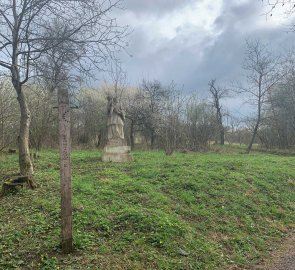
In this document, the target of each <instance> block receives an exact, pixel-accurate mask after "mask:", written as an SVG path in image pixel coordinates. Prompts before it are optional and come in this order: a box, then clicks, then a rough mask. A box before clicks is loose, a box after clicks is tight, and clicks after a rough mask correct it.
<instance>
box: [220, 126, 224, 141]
mask: <svg viewBox="0 0 295 270" xmlns="http://www.w3.org/2000/svg"><path fill="white" fill-rule="evenodd" d="M219 125H220V128H219V132H220V144H221V145H224V128H223V125H222V121H221V123H219Z"/></svg>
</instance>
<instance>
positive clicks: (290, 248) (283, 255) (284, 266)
mask: <svg viewBox="0 0 295 270" xmlns="http://www.w3.org/2000/svg"><path fill="white" fill-rule="evenodd" d="M256 269H261V270H295V233H293V234H292V235H290V236H289V237H287V238H286V240H285V241H284V242H283V243H282V244H281V246H279V247H278V248H276V249H275V250H274V251H273V253H272V254H271V256H270V258H269V259H266V260H265V263H264V264H262V265H261V266H259V267H258V268H256Z"/></svg>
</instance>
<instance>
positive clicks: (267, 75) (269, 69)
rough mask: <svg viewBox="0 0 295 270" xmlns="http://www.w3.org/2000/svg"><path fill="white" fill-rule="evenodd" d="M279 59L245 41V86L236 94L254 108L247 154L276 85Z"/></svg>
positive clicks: (261, 47) (265, 49)
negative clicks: (268, 98) (253, 119)
mask: <svg viewBox="0 0 295 270" xmlns="http://www.w3.org/2000/svg"><path fill="white" fill-rule="evenodd" d="M278 65H279V59H278V58H277V57H275V56H274V55H273V53H272V52H271V51H269V50H268V48H267V46H266V45H265V44H263V43H261V42H260V41H259V40H247V41H246V56H245V59H244V64H243V68H244V70H245V71H246V72H247V77H246V78H247V86H241V85H240V86H239V87H238V90H237V91H238V93H240V94H244V95H246V96H247V98H248V100H247V102H248V103H250V104H252V105H254V106H255V107H256V117H255V121H254V122H255V123H254V126H253V132H252V136H251V140H250V143H249V145H248V148H247V153H249V152H250V151H251V149H252V145H253V143H254V140H255V138H256V135H257V132H258V129H259V126H260V124H261V121H262V117H263V115H262V114H263V110H264V107H265V104H266V101H267V97H268V94H269V92H270V91H271V90H272V88H273V87H274V85H275V84H276V83H278V81H279V79H280V76H279V69H278Z"/></svg>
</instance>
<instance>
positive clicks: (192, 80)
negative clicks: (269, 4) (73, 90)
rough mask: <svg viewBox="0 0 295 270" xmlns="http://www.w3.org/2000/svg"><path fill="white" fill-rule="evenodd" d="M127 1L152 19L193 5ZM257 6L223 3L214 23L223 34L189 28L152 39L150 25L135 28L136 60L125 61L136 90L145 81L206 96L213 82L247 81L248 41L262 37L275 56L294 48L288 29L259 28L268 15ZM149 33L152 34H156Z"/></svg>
mask: <svg viewBox="0 0 295 270" xmlns="http://www.w3.org/2000/svg"><path fill="white" fill-rule="evenodd" d="M126 2H127V3H128V5H129V7H130V8H131V10H132V11H133V12H135V11H136V12H142V13H143V14H145V15H147V19H148V16H149V15H150V14H153V15H155V14H157V15H158V12H159V10H161V9H163V10H165V12H177V10H178V9H179V8H181V7H183V5H185V4H190V3H191V2H192V1H156V0H151V1H135V0H127V1H126ZM254 2H255V3H254ZM254 2H253V1H252V0H248V1H245V0H243V1H238V0H235V1H234V0H224V1H223V7H222V14H221V15H220V16H219V17H218V18H216V20H215V24H214V25H215V31H216V32H218V33H219V34H218V35H212V34H210V33H207V32H206V31H204V29H202V28H197V27H195V26H193V25H191V24H189V23H186V24H184V25H182V26H179V27H178V28H177V29H176V32H177V35H176V36H175V37H174V38H173V39H167V38H164V37H163V38H159V37H157V38H153V36H150V35H149V36H147V34H146V32H147V31H146V30H147V29H145V25H139V26H137V25H134V32H133V33H132V35H131V37H130V39H131V42H130V48H128V51H129V52H130V54H132V55H133V57H132V58H130V57H128V56H126V55H125V56H124V57H123V58H122V59H123V62H124V67H125V69H126V71H127V73H128V77H129V81H130V83H131V84H133V85H137V84H138V83H139V82H140V81H141V79H142V78H143V77H144V78H146V79H150V80H153V79H158V80H160V81H162V82H163V83H169V82H171V81H172V80H174V81H175V82H176V83H177V84H178V85H179V87H181V86H182V85H184V91H186V92H191V91H194V90H198V91H200V92H201V93H205V92H206V90H207V88H208V87H207V84H208V81H209V80H210V79H212V78H216V79H217V80H218V82H219V83H220V84H225V85H226V84H229V83H230V82H231V81H233V80H236V81H239V80H243V76H242V75H243V70H242V69H241V66H242V62H243V57H244V48H245V39H246V38H260V39H262V41H264V42H267V43H269V44H270V45H271V47H272V48H273V49H274V50H276V51H280V50H282V48H285V47H286V48H288V47H290V46H292V45H293V44H294V41H295V35H294V34H293V33H289V34H287V33H286V32H285V31H284V27H266V28H265V27H264V28H261V27H259V26H257V21H258V20H261V16H262V13H263V12H262V9H261V5H260V4H259V3H258V1H257V3H256V1H254ZM179 12H181V11H179ZM196 16H197V15H196ZM155 27H156V26H155ZM149 30H150V33H151V32H152V31H151V30H152V29H149Z"/></svg>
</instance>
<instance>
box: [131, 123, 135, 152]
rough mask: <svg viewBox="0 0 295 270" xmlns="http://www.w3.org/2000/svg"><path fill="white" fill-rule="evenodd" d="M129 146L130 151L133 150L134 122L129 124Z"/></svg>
mask: <svg viewBox="0 0 295 270" xmlns="http://www.w3.org/2000/svg"><path fill="white" fill-rule="evenodd" d="M130 145H131V150H134V121H133V120H131V123H130Z"/></svg>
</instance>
